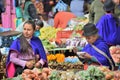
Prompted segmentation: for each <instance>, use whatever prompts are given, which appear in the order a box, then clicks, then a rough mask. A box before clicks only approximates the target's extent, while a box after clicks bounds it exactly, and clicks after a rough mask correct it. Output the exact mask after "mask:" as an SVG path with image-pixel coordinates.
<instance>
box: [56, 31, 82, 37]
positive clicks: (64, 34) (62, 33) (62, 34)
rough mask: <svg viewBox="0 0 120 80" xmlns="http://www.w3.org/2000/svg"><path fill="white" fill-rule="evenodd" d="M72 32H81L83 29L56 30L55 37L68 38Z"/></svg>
mask: <svg viewBox="0 0 120 80" xmlns="http://www.w3.org/2000/svg"><path fill="white" fill-rule="evenodd" d="M73 32H75V33H79V34H82V32H83V31H81V30H78V31H74V30H68V31H58V32H57V39H62V38H65V39H67V38H70V37H71V35H72V33H73Z"/></svg>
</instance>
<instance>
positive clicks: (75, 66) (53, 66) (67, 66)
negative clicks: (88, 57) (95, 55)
mask: <svg viewBox="0 0 120 80" xmlns="http://www.w3.org/2000/svg"><path fill="white" fill-rule="evenodd" d="M48 65H49V67H50V68H51V69H56V70H63V71H65V70H70V69H79V70H83V64H82V63H81V62H77V63H68V62H64V63H55V62H50V63H49V64H48Z"/></svg>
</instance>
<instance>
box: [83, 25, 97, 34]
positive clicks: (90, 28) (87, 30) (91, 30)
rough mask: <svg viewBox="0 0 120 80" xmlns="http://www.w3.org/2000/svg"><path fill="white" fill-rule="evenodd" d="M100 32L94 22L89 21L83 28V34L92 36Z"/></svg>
mask: <svg viewBox="0 0 120 80" xmlns="http://www.w3.org/2000/svg"><path fill="white" fill-rule="evenodd" d="M97 32H98V29H97V28H96V26H95V25H94V24H92V23H87V24H86V25H85V26H84V28H83V36H91V35H94V34H96V33H97Z"/></svg>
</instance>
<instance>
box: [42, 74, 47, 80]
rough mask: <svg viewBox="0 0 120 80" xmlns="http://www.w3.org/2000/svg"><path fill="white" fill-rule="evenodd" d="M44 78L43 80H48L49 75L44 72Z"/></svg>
mask: <svg viewBox="0 0 120 80" xmlns="http://www.w3.org/2000/svg"><path fill="white" fill-rule="evenodd" d="M42 77H43V80H44V79H45V80H46V79H47V78H48V76H47V73H44V72H43V73H42Z"/></svg>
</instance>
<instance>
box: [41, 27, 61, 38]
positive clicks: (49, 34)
mask: <svg viewBox="0 0 120 80" xmlns="http://www.w3.org/2000/svg"><path fill="white" fill-rule="evenodd" d="M59 30H61V29H60V28H58V29H56V28H54V27H43V28H42V29H40V33H41V35H40V36H39V38H40V39H47V40H51V39H55V38H56V33H57V32H58V31H59Z"/></svg>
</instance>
